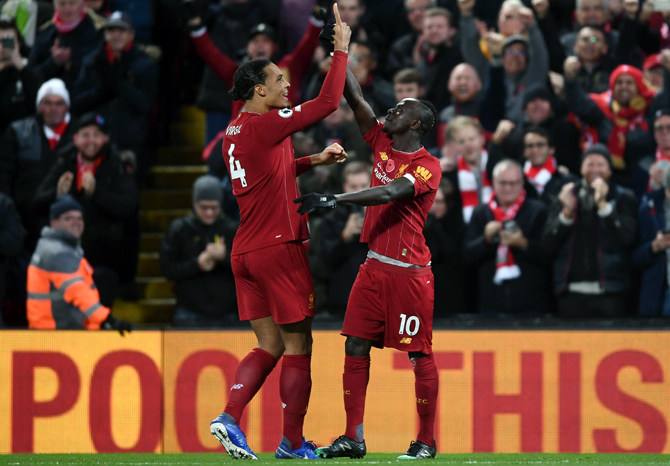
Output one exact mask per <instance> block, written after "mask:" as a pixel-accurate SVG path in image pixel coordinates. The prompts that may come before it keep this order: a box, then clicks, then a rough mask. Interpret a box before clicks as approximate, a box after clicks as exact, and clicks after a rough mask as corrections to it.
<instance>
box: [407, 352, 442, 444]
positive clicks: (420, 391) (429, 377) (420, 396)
mask: <svg viewBox="0 0 670 466" xmlns="http://www.w3.org/2000/svg"><path fill="white" fill-rule="evenodd" d="M412 367H413V368H414V390H415V392H416V411H417V413H418V414H419V434H418V435H417V437H416V439H417V440H418V441H420V442H423V443H425V444H426V445H430V446H433V442H434V437H433V434H434V428H435V413H436V410H437V393H438V388H439V383H440V379H439V376H438V373H437V367H436V366H435V359H434V358H433V355H432V354H431V355H430V356H425V357H423V358H419V359H415V360H413V361H412Z"/></svg>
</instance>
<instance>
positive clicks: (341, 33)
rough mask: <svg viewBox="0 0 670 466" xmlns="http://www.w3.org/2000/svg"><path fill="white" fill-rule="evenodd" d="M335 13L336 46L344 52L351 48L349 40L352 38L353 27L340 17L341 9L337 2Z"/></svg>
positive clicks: (334, 4)
mask: <svg viewBox="0 0 670 466" xmlns="http://www.w3.org/2000/svg"><path fill="white" fill-rule="evenodd" d="M333 14H334V15H335V27H334V28H333V30H334V32H335V34H334V43H333V44H334V48H335V50H340V51H342V52H347V51H348V50H349V41H350V40H351V28H350V27H349V26H348V25H347V23H345V22H343V21H342V18H340V10H338V9H337V3H333Z"/></svg>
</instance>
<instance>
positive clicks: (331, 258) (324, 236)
mask: <svg viewBox="0 0 670 466" xmlns="http://www.w3.org/2000/svg"><path fill="white" fill-rule="evenodd" d="M371 176H372V168H371V167H370V165H369V164H367V163H364V162H349V163H347V164H346V166H345V167H344V183H343V185H342V188H343V192H345V193H353V192H355V191H360V190H362V189H365V188H369V187H370V181H371ZM364 215H365V207H359V206H354V205H346V206H343V208H341V209H333V210H332V211H330V212H328V213H327V214H325V215H324V216H323V221H322V222H321V227H320V229H319V232H320V243H321V244H320V249H319V252H320V256H321V259H322V260H323V262H324V264H325V265H326V266H327V267H328V269H330V280H329V284H328V298H327V303H328V304H327V308H328V311H329V312H330V313H331V314H333V315H336V316H338V317H344V311H345V310H346V309H347V301H348V300H349V292H350V291H351V287H352V286H353V284H354V280H355V279H356V275H357V274H358V268H359V267H360V266H361V264H362V263H363V262H365V258H366V257H367V254H368V247H367V245H366V244H364V243H361V242H360V236H361V229H362V228H363V216H364Z"/></svg>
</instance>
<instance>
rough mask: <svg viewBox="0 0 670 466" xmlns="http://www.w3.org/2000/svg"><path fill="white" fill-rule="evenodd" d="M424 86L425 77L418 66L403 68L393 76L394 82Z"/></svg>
mask: <svg viewBox="0 0 670 466" xmlns="http://www.w3.org/2000/svg"><path fill="white" fill-rule="evenodd" d="M412 83H416V84H418V85H419V86H423V77H422V76H421V73H419V72H418V71H417V70H416V68H403V69H402V70H400V71H398V72H397V73H396V74H395V75H394V76H393V84H412Z"/></svg>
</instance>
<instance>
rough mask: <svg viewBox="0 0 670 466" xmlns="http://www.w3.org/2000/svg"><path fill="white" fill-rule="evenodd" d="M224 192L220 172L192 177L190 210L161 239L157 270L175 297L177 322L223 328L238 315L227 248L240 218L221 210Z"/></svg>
mask: <svg viewBox="0 0 670 466" xmlns="http://www.w3.org/2000/svg"><path fill="white" fill-rule="evenodd" d="M222 195H223V193H222V189H221V180H219V179H218V178H216V177H214V176H211V175H205V176H201V177H199V178H198V179H197V180H195V182H194V183H193V213H191V214H190V215H187V216H184V217H180V218H177V219H175V220H174V221H173V222H172V223H171V224H170V226H169V227H168V230H167V232H166V233H165V237H164V239H163V242H162V244H161V248H160V266H161V272H162V273H163V275H164V276H165V277H166V278H167V279H168V280H172V281H174V292H175V296H176V298H177V304H176V306H175V312H174V315H173V317H172V324H173V325H174V326H175V327H180V328H194V327H202V328H212V327H223V328H226V327H229V326H230V325H232V324H233V323H234V322H235V321H236V320H237V298H236V293H235V279H234V277H233V271H232V268H231V263H230V250H231V248H232V245H233V238H234V237H235V233H236V231H237V227H238V222H237V221H235V220H233V219H230V218H227V217H225V216H224V215H223V214H222V213H221V199H222ZM203 296H206V297H207V299H203Z"/></svg>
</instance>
